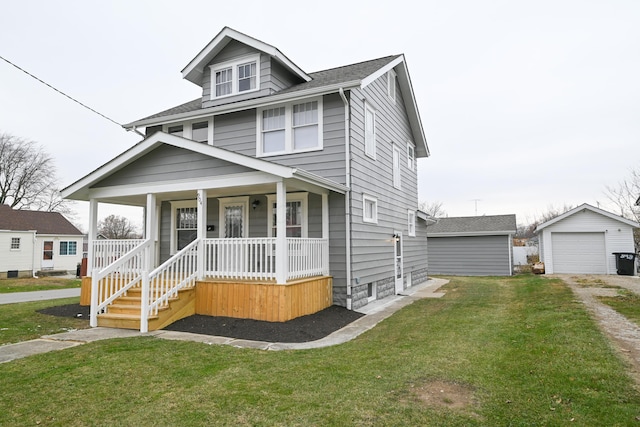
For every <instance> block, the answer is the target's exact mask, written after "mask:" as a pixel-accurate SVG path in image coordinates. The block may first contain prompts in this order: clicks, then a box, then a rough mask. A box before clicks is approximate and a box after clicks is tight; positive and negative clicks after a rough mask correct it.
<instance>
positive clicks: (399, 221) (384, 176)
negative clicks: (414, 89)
mask: <svg viewBox="0 0 640 427" xmlns="http://www.w3.org/2000/svg"><path fill="white" fill-rule="evenodd" d="M386 84H387V78H386V75H383V76H381V77H380V78H378V79H377V80H375V81H374V82H372V83H371V84H370V85H369V86H367V87H366V88H364V89H363V90H360V89H355V90H353V91H352V92H351V141H352V145H351V147H352V148H351V159H352V162H351V177H352V178H351V179H352V181H351V183H352V185H351V188H352V192H351V206H352V222H353V224H352V236H351V239H352V244H353V249H352V277H353V279H354V282H355V280H356V279H358V280H359V282H360V283H361V284H362V283H371V282H378V281H381V280H383V279H387V278H389V277H391V276H393V274H394V265H393V256H394V245H393V240H392V235H393V234H394V232H395V231H399V232H401V233H402V235H403V249H404V254H403V267H404V272H405V275H406V274H407V273H409V272H412V271H414V270H420V269H425V268H426V267H427V261H426V230H425V227H424V226H423V225H421V223H422V221H421V220H418V219H416V237H409V236H408V223H407V211H408V210H409V209H411V210H413V211H415V210H417V207H418V190H417V173H416V170H415V167H414V169H413V170H410V169H409V167H408V164H407V143H408V142H409V141H411V142H412V141H413V138H412V136H411V129H410V126H409V121H408V119H407V114H406V111H405V109H404V103H403V101H402V94H401V93H400V91H399V90H397V91H396V102H395V103H394V102H393V101H392V100H391V99H390V98H389V97H388V96H387V87H386ZM365 101H366V102H367V104H368V105H369V106H371V107H373V108H374V109H375V111H376V137H377V138H376V140H377V144H376V146H377V148H376V159H375V160H374V159H372V158H370V157H368V156H367V155H365V145H364V140H365V138H364V109H365ZM394 143H395V144H396V145H397V147H398V148H399V150H400V159H401V189H400V190H398V189H396V188H394V187H393V165H392V156H393V144H394ZM363 194H367V195H370V196H373V197H375V198H377V203H378V223H377V224H371V223H365V222H364V221H363V219H362V217H363V204H362V195H363ZM354 305H358V304H357V303H356V302H355V301H354Z"/></svg>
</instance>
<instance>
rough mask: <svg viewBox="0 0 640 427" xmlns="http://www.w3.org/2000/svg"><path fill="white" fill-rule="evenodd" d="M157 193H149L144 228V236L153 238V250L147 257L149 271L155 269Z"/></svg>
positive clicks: (149, 238)
mask: <svg viewBox="0 0 640 427" xmlns="http://www.w3.org/2000/svg"><path fill="white" fill-rule="evenodd" d="M156 221H157V218H156V195H155V194H151V193H147V206H146V208H145V223H146V224H145V225H146V226H145V230H144V238H145V239H147V240H151V242H152V243H151V251H150V253H149V257H148V259H147V271H150V270H152V269H153V266H154V264H155V259H156V250H157V248H156V240H157V238H156V230H157V229H158V227H157V226H156Z"/></svg>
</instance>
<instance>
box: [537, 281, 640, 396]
mask: <svg viewBox="0 0 640 427" xmlns="http://www.w3.org/2000/svg"><path fill="white" fill-rule="evenodd" d="M547 277H555V278H559V279H562V280H563V281H564V282H565V283H567V284H568V285H569V287H571V289H572V290H573V293H574V294H575V295H576V296H577V297H578V298H579V299H580V301H582V303H583V304H584V305H585V306H586V307H587V309H588V310H589V312H590V313H591V314H592V316H593V317H594V319H595V320H596V321H597V322H598V325H599V326H600V329H601V330H602V331H603V332H604V333H605V334H606V335H607V336H608V337H609V338H610V339H611V341H612V343H613V344H614V347H615V349H616V350H617V351H618V353H620V354H621V355H622V357H623V358H624V359H626V360H627V361H628V362H629V363H630V364H631V367H632V368H631V374H632V376H633V377H634V379H635V380H636V383H637V384H638V385H640V326H638V325H637V324H635V323H633V322H631V321H629V320H627V318H626V317H624V316H622V315H621V314H619V313H618V312H617V311H615V310H614V309H612V308H611V307H609V306H608V305H606V304H603V303H601V302H600V301H599V300H598V299H597V298H596V297H598V296H615V295H616V294H617V292H618V290H617V289H616V288H617V287H620V288H624V289H628V290H630V291H632V292H635V293H637V294H640V278H639V277H637V276H618V275H593V274H588V275H575V274H549V275H547Z"/></svg>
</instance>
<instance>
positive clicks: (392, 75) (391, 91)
mask: <svg viewBox="0 0 640 427" xmlns="http://www.w3.org/2000/svg"><path fill="white" fill-rule="evenodd" d="M387 95H388V96H389V98H391V100H392V101H393V102H394V103H395V102H396V72H395V71H393V70H389V71H388V72H387Z"/></svg>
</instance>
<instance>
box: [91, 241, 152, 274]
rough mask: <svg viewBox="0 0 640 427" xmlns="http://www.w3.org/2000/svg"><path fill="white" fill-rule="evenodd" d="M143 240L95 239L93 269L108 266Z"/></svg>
mask: <svg viewBox="0 0 640 427" xmlns="http://www.w3.org/2000/svg"><path fill="white" fill-rule="evenodd" d="M143 242H144V240H143V239H122V240H120V239H118V240H94V241H93V257H92V264H91V266H92V270H93V269H96V268H97V269H103V268H106V267H107V266H108V265H109V264H111V263H113V262H115V261H116V260H117V259H119V258H120V257H121V256H123V255H124V254H126V253H127V252H129V251H130V250H131V249H133V248H135V247H136V246H138V245H140V244H142V243H143Z"/></svg>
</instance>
